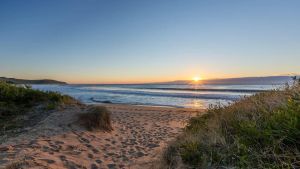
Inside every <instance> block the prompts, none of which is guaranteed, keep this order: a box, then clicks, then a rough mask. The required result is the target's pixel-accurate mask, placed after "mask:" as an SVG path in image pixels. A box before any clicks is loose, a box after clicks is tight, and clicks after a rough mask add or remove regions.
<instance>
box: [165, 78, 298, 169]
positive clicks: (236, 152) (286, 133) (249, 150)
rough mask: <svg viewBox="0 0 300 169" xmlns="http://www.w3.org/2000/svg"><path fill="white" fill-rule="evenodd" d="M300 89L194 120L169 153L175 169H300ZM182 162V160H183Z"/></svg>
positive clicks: (265, 95) (265, 94)
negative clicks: (179, 168) (180, 162)
mask: <svg viewBox="0 0 300 169" xmlns="http://www.w3.org/2000/svg"><path fill="white" fill-rule="evenodd" d="M299 140H300V85H299V83H295V84H294V85H293V86H287V87H286V88H285V89H284V90H274V91H269V92H262V93H258V94H255V95H253V96H250V97H245V98H243V99H242V100H240V101H238V102H235V103H233V104H231V105H230V106H227V107H222V106H213V107H210V108H209V109H208V110H207V113H206V114H205V115H202V116H197V117H194V118H192V119H191V120H190V121H189V123H188V125H187V127H186V128H185V131H184V133H183V134H182V135H181V136H180V137H179V138H178V139H177V140H176V142H174V143H173V144H171V145H170V146H169V148H167V150H166V152H165V156H164V161H165V162H166V163H168V165H169V166H170V168H178V165H179V164H178V161H182V163H183V165H184V166H185V167H183V168H219V167H220V168H222V167H223V168H299V167H300V141H299ZM178 157H179V158H180V159H179V160H178Z"/></svg>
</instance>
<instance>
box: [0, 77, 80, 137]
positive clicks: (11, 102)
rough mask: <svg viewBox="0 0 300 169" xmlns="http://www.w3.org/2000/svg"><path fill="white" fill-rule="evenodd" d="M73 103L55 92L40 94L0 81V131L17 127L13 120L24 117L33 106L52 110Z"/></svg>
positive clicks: (71, 99)
mask: <svg viewBox="0 0 300 169" xmlns="http://www.w3.org/2000/svg"><path fill="white" fill-rule="evenodd" d="M75 102H77V101H76V100H74V99H73V98H71V97H70V96H65V95H61V94H59V93H57V92H42V91H39V90H34V89H31V88H30V87H28V86H24V87H21V86H17V85H14V84H10V83H6V82H2V81H0V131H3V130H5V129H7V128H8V126H17V125H18V124H16V122H15V121H14V119H16V118H17V117H18V116H19V115H25V114H26V113H27V112H29V111H30V110H31V109H32V108H33V107H35V106H38V105H45V110H52V109H55V108H56V106H58V105H61V104H70V103H75Z"/></svg>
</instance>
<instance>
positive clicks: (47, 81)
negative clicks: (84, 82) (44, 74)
mask: <svg viewBox="0 0 300 169" xmlns="http://www.w3.org/2000/svg"><path fill="white" fill-rule="evenodd" d="M0 81H5V82H7V83H14V84H67V83H66V82H61V81H57V80H52V79H39V80H28V79H15V78H7V77H0Z"/></svg>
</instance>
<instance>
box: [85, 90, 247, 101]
mask: <svg viewBox="0 0 300 169" xmlns="http://www.w3.org/2000/svg"><path fill="white" fill-rule="evenodd" d="M81 90H82V91H85V92H87V91H89V92H93V93H108V94H119V95H136V96H153V97H178V98H191V99H222V100H238V99H240V98H241V97H242V96H241V95H229V94H199V93H160V92H149V91H132V90H108V89H104V90H103V89H81Z"/></svg>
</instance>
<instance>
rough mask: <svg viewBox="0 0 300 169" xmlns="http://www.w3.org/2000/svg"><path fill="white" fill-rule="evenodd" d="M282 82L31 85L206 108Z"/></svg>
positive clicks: (91, 100) (111, 99)
mask: <svg viewBox="0 0 300 169" xmlns="http://www.w3.org/2000/svg"><path fill="white" fill-rule="evenodd" d="M278 87H280V86H279V85H273V84H270V85H197V84H180V85H176V84H122V85H119V84H112V85H107V84H99V85H90V84H86V85H84V84H81V85H32V88H34V89H38V90H42V91H56V92H60V93H62V94H67V95H70V96H72V97H74V98H76V99H78V100H80V101H81V102H83V103H86V104H95V103H117V104H134V105H152V106H172V107H188V108H207V107H208V106H209V105H216V104H220V105H227V104H229V103H232V102H234V101H236V100H239V99H241V98H242V97H247V96H250V95H253V94H255V93H257V92H260V91H265V90H271V89H276V88H278Z"/></svg>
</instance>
